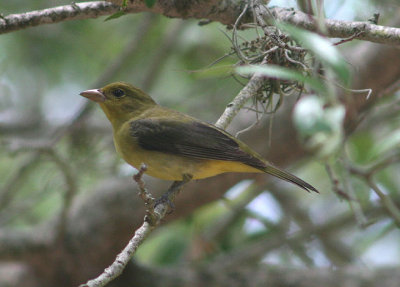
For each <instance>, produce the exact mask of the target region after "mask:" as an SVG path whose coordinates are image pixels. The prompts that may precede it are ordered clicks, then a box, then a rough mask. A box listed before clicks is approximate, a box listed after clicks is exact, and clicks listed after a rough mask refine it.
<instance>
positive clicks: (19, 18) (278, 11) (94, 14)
mask: <svg viewBox="0 0 400 287" xmlns="http://www.w3.org/2000/svg"><path fill="white" fill-rule="evenodd" d="M110 2H112V3H110ZM182 3H184V4H181V2H179V1H157V2H156V4H155V5H154V6H153V7H152V8H148V7H147V6H146V4H145V1H132V2H130V3H128V6H127V8H124V11H125V12H126V13H141V12H146V11H149V12H153V13H157V14H162V15H164V16H167V17H173V18H182V19H188V18H195V19H209V20H212V21H216V22H220V23H222V24H226V25H233V24H234V23H235V21H236V19H237V18H238V16H239V14H240V13H241V12H242V10H243V9H242V3H241V1H235V0H224V1H217V0H212V1H206V0H202V1H183V2H182ZM121 4H122V1H121V0H109V1H95V2H81V3H75V4H71V5H65V6H59V7H54V8H48V9H44V10H37V11H32V12H27V13H21V14H11V15H8V16H5V17H1V18H0V34H4V33H9V32H12V31H17V30H21V29H25V28H28V27H34V26H38V25H44V24H53V23H58V22H62V21H69V20H79V19H89V18H98V17H100V16H104V15H111V14H113V13H116V12H118V11H120V9H121V7H120V6H118V5H121ZM260 9H261V13H262V15H263V16H264V18H265V19H266V21H267V22H268V18H270V17H271V16H273V17H274V18H275V19H276V20H279V21H282V22H286V23H290V24H292V25H296V26H298V27H301V28H304V29H306V30H310V31H318V25H317V20H316V19H315V18H314V17H313V16H311V15H308V14H305V13H303V12H300V11H296V10H293V9H287V8H279V7H275V8H271V9H269V10H268V9H267V7H266V6H265V5H260ZM249 10H251V9H249ZM245 22H253V17H252V14H251V12H247V13H246V14H245V15H244V16H243V20H242V23H245ZM325 27H326V29H327V35H326V36H328V37H332V38H349V37H354V38H355V39H358V40H364V41H370V42H375V43H382V44H388V45H394V46H400V28H395V27H385V26H381V25H375V24H372V23H370V22H367V21H366V22H351V21H340V20H331V19H326V20H325Z"/></svg>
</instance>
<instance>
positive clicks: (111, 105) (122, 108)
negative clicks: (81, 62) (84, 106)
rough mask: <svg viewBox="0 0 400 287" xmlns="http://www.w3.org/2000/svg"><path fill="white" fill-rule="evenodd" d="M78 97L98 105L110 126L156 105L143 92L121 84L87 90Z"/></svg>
mask: <svg viewBox="0 0 400 287" xmlns="http://www.w3.org/2000/svg"><path fill="white" fill-rule="evenodd" d="M80 95H81V96H83V97H86V98H88V99H90V100H92V101H94V102H97V103H99V104H100V107H101V108H102V109H103V111H104V113H105V114H106V116H107V118H108V119H109V120H110V122H111V123H112V124H114V123H115V122H121V121H122V122H123V121H125V120H127V119H129V118H132V117H134V116H136V115H139V114H140V113H142V112H143V111H145V110H147V109H149V108H151V107H153V106H154V105H156V102H155V101H154V100H153V99H152V98H151V97H150V96H149V95H147V94H146V93H145V92H143V91H142V90H140V89H138V88H136V87H134V86H132V85H130V84H127V83H123V82H117V83H112V84H109V85H107V86H105V87H103V88H101V89H93V90H87V91H84V92H82V93H80Z"/></svg>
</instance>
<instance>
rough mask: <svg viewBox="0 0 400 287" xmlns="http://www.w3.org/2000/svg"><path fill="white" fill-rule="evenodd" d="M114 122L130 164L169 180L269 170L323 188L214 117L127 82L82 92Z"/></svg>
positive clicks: (117, 144) (300, 183)
mask: <svg viewBox="0 0 400 287" xmlns="http://www.w3.org/2000/svg"><path fill="white" fill-rule="evenodd" d="M80 95H81V96H84V97H86V98H88V99H90V100H92V101H95V102H97V103H99V104H100V107H101V108H102V110H103V111H104V113H105V114H106V116H107V118H108V119H109V121H110V122H111V125H112V127H113V132H114V144H115V148H116V150H117V152H118V153H119V154H120V155H121V156H122V158H123V159H124V160H125V161H126V162H127V163H128V164H130V165H131V166H133V167H135V168H137V169H139V168H140V166H141V164H142V163H144V164H146V166H147V174H149V175H151V176H154V177H157V178H160V179H165V180H175V181H180V180H184V179H185V178H187V176H189V177H192V178H193V179H201V178H206V177H210V176H214V175H217V174H221V173H225V172H257V173H261V172H265V173H268V174H271V175H273V176H276V177H278V178H280V179H283V180H286V181H289V182H291V183H293V184H296V185H297V186H299V187H301V188H303V189H305V190H307V191H315V192H318V191H317V190H316V189H315V188H314V187H313V186H311V185H310V184H308V183H307V182H305V181H303V180H301V179H300V178H298V177H296V176H294V175H292V174H290V173H288V172H286V171H284V170H281V169H279V168H277V167H275V166H273V165H272V164H271V163H269V162H268V161H266V160H265V159H263V158H262V157H261V156H260V155H259V154H258V153H256V152H255V151H253V150H252V149H251V148H250V147H248V146H247V145H246V144H245V143H243V142H241V141H240V140H238V139H237V138H235V137H233V136H232V135H230V134H229V133H227V132H226V131H224V130H221V129H219V128H217V127H215V126H213V125H211V124H209V123H206V122H203V121H200V120H198V119H195V118H193V117H191V116H188V115H185V114H182V113H180V112H177V111H174V110H171V109H168V108H165V107H162V106H160V105H158V104H157V103H156V102H155V101H154V100H153V99H152V98H151V97H150V96H148V95H147V94H146V93H144V92H143V91H142V90H140V89H138V88H136V87H134V86H132V85H130V84H127V83H122V82H117V83H112V84H109V85H107V86H105V87H103V88H101V89H93V90H87V91H84V92H82V93H80Z"/></svg>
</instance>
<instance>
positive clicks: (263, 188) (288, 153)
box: [0, 0, 400, 286]
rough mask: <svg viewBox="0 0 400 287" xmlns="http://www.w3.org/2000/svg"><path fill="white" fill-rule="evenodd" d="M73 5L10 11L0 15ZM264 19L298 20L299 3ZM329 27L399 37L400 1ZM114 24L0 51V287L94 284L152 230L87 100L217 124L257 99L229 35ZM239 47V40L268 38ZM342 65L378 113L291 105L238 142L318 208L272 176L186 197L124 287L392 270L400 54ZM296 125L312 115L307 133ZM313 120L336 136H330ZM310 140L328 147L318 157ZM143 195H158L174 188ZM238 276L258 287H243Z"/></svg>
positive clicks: (29, 32)
mask: <svg viewBox="0 0 400 287" xmlns="http://www.w3.org/2000/svg"><path fill="white" fill-rule="evenodd" d="M326 2H329V1H326ZM67 4H70V3H69V2H66V1H45V0H41V1H28V2H27V1H2V3H0V12H1V13H2V14H3V15H8V14H13V13H23V12H28V11H32V10H38V9H44V8H50V7H55V6H58V5H67ZM270 5H272V6H273V5H276V6H280V7H294V8H295V9H298V8H297V3H296V1H272V2H271V3H270ZM325 13H326V17H327V18H331V19H337V20H348V21H367V20H368V19H369V18H371V17H372V15H373V14H374V13H380V18H379V24H381V25H387V26H393V27H399V23H400V17H399V15H400V6H399V4H398V2H397V1H383V2H382V1H357V0H354V1H352V0H348V1H346V0H343V1H334V2H329V3H326V5H325ZM105 18H106V17H101V18H98V19H88V20H79V21H70V22H63V23H59V24H54V25H44V26H40V27H34V28H29V29H25V30H21V31H17V32H12V33H8V34H3V35H1V36H0V178H1V181H0V286H55V285H54V284H57V286H71V285H73V286H75V285H77V284H80V283H84V282H86V281H87V280H88V279H90V278H93V277H94V276H96V275H98V274H99V273H100V272H102V270H103V269H104V268H105V267H107V266H108V265H109V264H110V263H111V262H112V261H113V260H114V258H115V256H116V254H117V253H118V252H119V251H120V250H121V249H122V248H123V247H124V246H125V245H126V244H127V242H128V240H129V238H130V237H131V236H132V235H133V233H134V230H135V229H136V228H137V227H138V226H139V225H140V224H141V222H142V220H143V216H144V214H145V207H144V204H143V202H142V201H141V200H140V199H139V197H138V196H137V188H136V184H135V182H134V181H133V180H132V178H131V176H132V175H133V174H134V173H135V172H136V171H135V170H134V169H133V168H132V167H130V166H128V165H126V164H125V163H124V162H123V161H122V160H121V159H120V158H119V157H118V156H117V154H116V152H115V150H114V146H113V142H112V131H111V126H110V124H109V122H108V121H107V119H106V117H105V116H104V114H103V113H102V111H101V110H100V108H99V107H98V106H95V105H93V104H90V103H88V101H87V100H86V99H84V98H82V97H81V96H79V93H80V92H81V91H83V90H86V89H92V88H99V87H101V86H103V85H105V84H107V83H110V82H113V81H117V80H118V81H126V82H129V83H131V84H133V85H135V86H138V87H140V88H141V89H143V90H144V91H146V92H147V93H148V94H150V95H151V96H152V97H153V98H154V99H155V100H156V101H157V102H158V103H160V104H161V105H164V106H167V107H170V108H173V109H176V110H179V111H182V112H185V113H188V114H190V115H192V116H195V117H197V118H200V119H202V120H205V121H207V122H211V123H212V122H215V121H216V120H217V119H218V117H219V116H220V115H221V113H222V112H223V111H224V109H225V107H226V105H227V104H228V103H229V102H230V101H231V100H232V99H233V98H234V97H235V96H236V95H237V94H238V93H239V91H240V90H241V88H242V87H243V85H244V84H245V83H246V80H245V79H243V78H240V77H237V76H235V77H233V76H232V75H231V70H230V69H227V67H230V66H231V65H233V64H235V63H237V61H238V59H237V57H236V56H234V55H230V56H227V57H223V56H224V55H228V54H231V52H232V43H231V41H230V38H229V37H231V35H232V30H229V29H226V27H225V26H223V25H221V24H219V23H209V24H207V25H199V21H198V20H184V21H183V20H180V19H169V18H166V17H163V16H160V15H154V14H148V13H140V14H129V15H126V16H123V17H120V18H118V19H112V20H110V21H104V20H105ZM239 33H240V36H241V37H242V39H246V40H243V41H251V40H252V39H253V38H254V37H255V35H256V33H255V32H254V31H241V32H239ZM339 40H340V39H331V41H332V42H337V41H339ZM338 49H339V50H340V51H341V52H342V54H343V55H344V59H345V61H346V62H347V63H348V65H349V70H350V72H351V74H352V79H353V81H352V87H353V88H357V89H367V88H371V89H372V94H371V96H370V98H369V99H368V100H367V99H366V94H365V93H351V92H348V91H347V90H344V89H341V88H337V89H336V94H335V95H336V97H337V101H338V102H340V103H341V104H340V106H341V107H343V108H345V113H343V115H342V116H339V118H337V117H336V116H332V117H330V116H327V115H328V114H329V112H328V107H327V106H326V102H324V101H322V102H318V101H317V102H315V101H311V102H310V101H309V102H303V103H302V106H301V107H299V105H300V103H297V104H296V101H297V97H295V96H290V97H287V98H285V99H284V101H283V105H282V107H280V108H279V110H278V111H277V113H274V114H272V115H265V116H264V117H263V118H262V119H261V120H260V121H259V122H257V124H256V125H255V126H254V127H253V128H251V129H250V130H248V131H247V130H246V131H244V132H242V133H240V135H239V138H240V139H242V140H243V141H245V142H246V143H248V144H249V145H250V146H251V147H253V148H254V149H256V150H257V151H258V152H260V153H262V154H263V155H265V156H266V158H267V159H269V160H270V161H272V162H273V163H275V164H276V165H278V166H280V167H284V168H286V169H287V170H289V171H290V172H292V173H294V174H296V175H297V176H299V177H301V178H302V179H304V180H306V181H308V182H310V183H311V184H312V185H314V186H315V187H316V188H317V189H318V190H320V192H321V194H319V195H317V194H307V193H305V192H304V191H302V190H300V189H299V188H297V187H295V186H292V185H289V184H287V183H284V182H281V181H278V180H274V179H272V178H269V177H267V176H264V175H257V176H255V175H248V174H244V175H243V174H227V175H221V176H218V177H215V178H211V179H207V180H203V181H196V182H192V183H190V184H189V185H188V186H187V187H186V188H185V190H184V191H183V192H182V193H181V194H180V195H179V197H178V198H177V202H176V207H175V210H174V212H173V213H172V214H170V215H169V216H168V217H167V218H166V221H165V222H164V224H163V225H162V226H161V227H160V228H158V229H157V230H156V231H155V232H153V234H151V236H150V237H149V238H148V239H147V240H146V241H145V243H144V244H143V245H142V246H141V247H140V248H139V250H138V252H137V254H136V255H135V257H134V261H133V262H132V263H131V264H130V266H129V267H128V268H127V270H126V271H125V272H124V274H123V276H122V277H121V278H119V279H118V280H116V281H114V282H113V283H112V284H114V285H112V286H125V285H126V286H128V285H129V284H133V283H132V282H134V283H135V284H136V285H134V286H142V285H143V286H189V285H190V286H196V285H194V284H195V283H197V284H199V285H198V286H202V284H203V285H204V284H205V282H208V283H207V284H209V285H210V286H214V285H215V284H217V283H216V282H218V284H219V285H218V284H217V285H215V286H228V285H229V284H230V285H229V286H261V285H251V284H250V283H251V282H252V281H253V283H254V282H255V280H257V278H258V277H256V276H254V277H252V276H249V274H252V272H254V271H256V270H264V271H265V270H266V269H268V268H271V267H274V268H277V269H272V271H271V270H270V271H268V272H272V273H273V272H278V271H276V270H284V271H285V270H287V269H289V270H296V272H300V273H299V274H300V275H299V276H300V277H299V278H302V277H301V275H302V274H303V273H302V272H303V271H304V274H307V273H306V272H307V271H308V270H311V269H312V270H314V269H315V270H335V271H338V270H347V269H346V268H348V267H349V266H351V267H355V268H357V269H360V270H370V272H373V270H377V269H379V268H387V267H388V266H390V267H391V268H396V270H397V268H398V267H399V264H400V245H399V242H400V232H399V229H398V228H399V226H400V209H399V207H400V195H399V186H400V178H399V176H398V175H399V174H400V166H399V161H400V129H399V127H400V92H399V81H398V79H400V50H399V49H398V48H397V49H396V48H394V47H389V46H385V45H378V44H371V43H366V42H362V41H357V40H354V41H351V42H347V43H344V44H343V45H339V46H338ZM222 57H223V58H222ZM221 58H222V59H221ZM396 81H397V82H396ZM303 98H304V95H303ZM301 101H302V100H301ZM248 106H249V107H250V106H251V103H250V104H249V105H248ZM315 110H317V111H316V112H315ZM294 113H298V114H299V115H300V116H298V117H297V118H295V122H294V121H293V114H294ZM315 113H316V114H317V115H316V116H315ZM310 114H311V115H312V116H311V117H309V115H310ZM313 115H314V116H313ZM257 118H258V117H257V116H256V114H255V113H254V112H253V111H251V109H243V110H242V111H241V112H240V114H239V115H238V116H237V117H236V118H235V120H234V121H233V123H232V124H231V125H230V126H229V128H228V131H230V132H231V133H233V134H236V133H237V132H238V131H241V130H243V129H246V128H247V127H249V126H250V125H252V124H253V123H255V122H256V121H257ZM307 120H309V121H310V120H311V121H317V122H318V123H319V124H321V123H322V124H323V125H326V126H327V131H328V132H327V133H326V130H324V131H323V132H324V133H325V134H324V135H321V134H320V131H321V130H320V129H318V128H315V126H311V128H310V127H309V125H308V122H307ZM342 122H343V125H342V124H341V123H342ZM338 123H339V125H338ZM307 128H308V130H307V132H306V136H305V135H304V134H303V133H304V129H307ZM310 137H311V138H312V139H313V140H316V141H317V142H318V148H317V149H316V148H315V146H313V145H311V148H310ZM321 138H322V139H321ZM333 142H334V144H333V147H331V146H330V145H332V143H333ZM321 150H323V152H321ZM326 150H328V152H325V151H326ZM145 181H146V185H147V188H148V189H149V190H150V191H151V192H152V193H154V194H155V195H160V194H161V193H162V192H163V191H165V190H166V188H167V187H168V184H169V183H168V182H163V181H159V180H156V179H153V178H150V177H145ZM280 268H283V269H280ZM248 269H250V271H248ZM238 270H241V271H243V272H244V270H247V271H248V273H245V274H241V275H240V276H239V275H238V274H239V273H240V272H239V271H238ZM268 270H269V269H268ZM273 270H275V271H273ZM247 271H246V272H247ZM196 272H199V274H203V273H204V274H207V275H205V276H206V277H207V276H209V277H207V278H209V280H210V281H207V280H206V279H204V278H198V277H197V276H200V275H198V273H196ZM202 272H203V273H202ZM230 272H231V273H230ZM265 272H266V271H265ZM221 273H222V274H223V275H221ZM193 274H197V276H195V275H193ZM228 274H230V275H232V276H231V277H229V278H230V280H233V281H235V280H236V279H235V278H236V277H235V276H238V278H239V277H240V278H241V279H240V280H242V282H250V283H246V284H242V285H240V284H239V283H238V282H239V281H240V280H239V279H238V280H239V281H237V280H236V281H235V284H238V285H234V283H232V282H233V281H232V282H230V281H229V280H227V279H226V278H225V277H224V276H228ZM235 274H236V275H235ZM274 274H275V273H274ZM276 274H280V273H279V272H278V273H276ZM282 274H287V272H283V273H282ZM282 274H281V275H279V276H281V277H282V276H283V277H284V276H286V275H282ZM293 274H294V273H293ZM296 274H297V273H296ZM219 276H221V277H219ZM271 276H272V275H271ZM279 276H278V277H279ZM293 276H294V275H293ZM281 277H279V278H281ZM27 278H28V279H29V280H27ZM218 278H225V279H218ZM296 278H297V277H296ZM219 280H221V281H219ZM271 280H272V279H271ZM281 280H282V281H281V283H282V284H283V285H282V286H289V285H285V284H284V283H283V282H284V281H285V280H286V279H282V278H281ZM298 280H299V281H298V282H299V284H300V283H301V282H302V281H301V279H298ZM60 282H64V283H60ZM210 282H212V284H211V283H210ZM285 282H286V281H285ZM213 284H214V285H213ZM260 284H261V283H260ZM310 284H311V283H310ZM129 286H133V285H129ZM262 286H266V285H262ZM271 286H273V285H271ZM298 286H303V285H298ZM304 286H314V285H312V284H311V285H304ZM319 286H321V285H319ZM326 286H331V285H326ZM332 286H334V285H332ZM340 286H347V285H340ZM354 286H358V285H354ZM377 286H378V285H377ZM382 286H383V285H382ZM393 286H395V285H393Z"/></svg>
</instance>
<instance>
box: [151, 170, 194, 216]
mask: <svg viewBox="0 0 400 287" xmlns="http://www.w3.org/2000/svg"><path fill="white" fill-rule="evenodd" d="M192 177H193V176H192V175H191V174H183V175H182V181H174V183H173V184H172V185H171V186H170V187H169V188H168V190H167V192H165V193H164V194H163V195H161V196H160V198H158V199H157V200H156V201H155V202H154V208H156V207H157V205H160V204H167V205H168V207H169V211H168V214H169V213H172V212H173V211H174V209H175V204H174V202H173V201H174V199H175V196H176V195H177V194H178V193H179V192H180V191H181V189H182V187H183V185H185V184H186V183H188V182H189V181H190V180H191V179H192Z"/></svg>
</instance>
